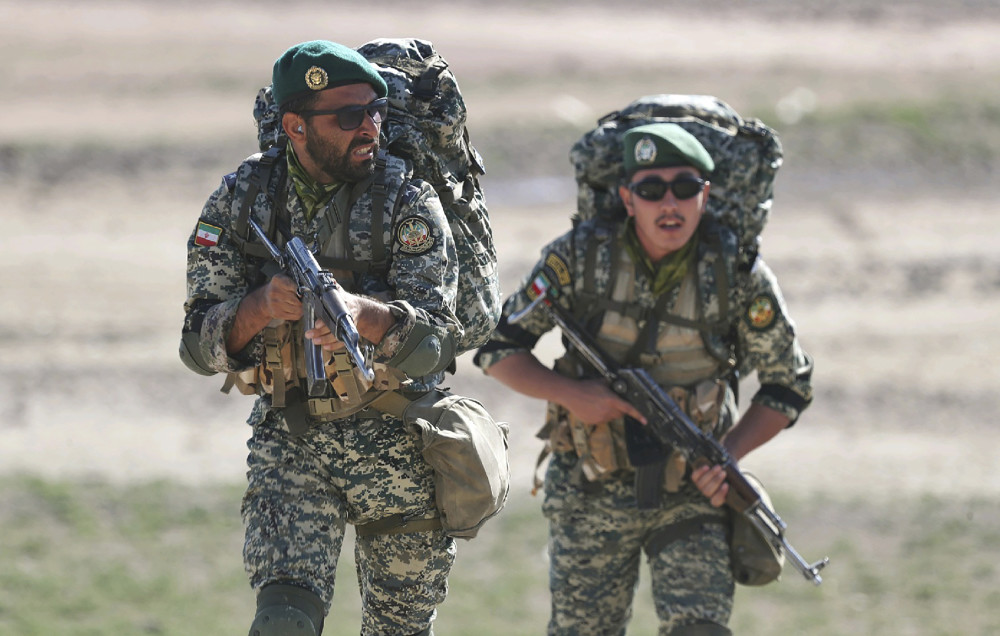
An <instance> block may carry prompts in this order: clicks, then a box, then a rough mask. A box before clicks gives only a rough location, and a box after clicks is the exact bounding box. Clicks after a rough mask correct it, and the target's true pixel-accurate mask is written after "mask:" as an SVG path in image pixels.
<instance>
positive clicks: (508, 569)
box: [0, 477, 1000, 636]
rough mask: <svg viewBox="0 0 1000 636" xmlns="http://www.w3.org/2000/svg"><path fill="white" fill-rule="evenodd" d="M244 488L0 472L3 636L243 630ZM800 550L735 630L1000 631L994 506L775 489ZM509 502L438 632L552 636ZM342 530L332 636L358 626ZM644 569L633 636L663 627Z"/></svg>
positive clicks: (460, 581)
mask: <svg viewBox="0 0 1000 636" xmlns="http://www.w3.org/2000/svg"><path fill="white" fill-rule="evenodd" d="M241 494H242V487H241V486H240V485H233V486H205V487H190V486H182V485H177V484H171V483H167V482H156V483H148V484H136V485H131V486H113V485H109V484H106V483H101V482H85V483H72V482H64V481H45V480H39V479H32V478H17V477H8V478H3V479H0V537H2V539H0V633H2V634H4V635H5V636H8V635H9V636H35V635H38V636H41V635H45V636H50V635H52V634H60V635H66V636H90V635H94V636H97V635H101V636H104V635H106V634H115V635H119V634H121V635H129V634H137V635H142V634H157V635H171V636H172V635H176V636H188V635H190V634H196V633H197V634H241V633H245V631H246V629H247V627H248V625H249V622H250V620H251V616H252V613H253V607H254V599H253V594H252V592H251V590H250V588H249V586H248V585H247V582H246V578H245V575H244V573H243V566H242V559H241V549H242V542H243V531H242V527H241V521H240V516H239V502H240V497H241ZM772 494H773V495H774V499H775V506H776V508H777V510H778V511H779V513H780V514H781V516H782V518H783V519H784V520H785V521H786V522H787V523H788V525H789V540H790V541H791V542H792V544H793V545H794V546H795V547H796V549H797V550H798V551H799V552H800V553H801V554H802V555H803V557H805V558H806V559H816V558H819V557H821V556H824V555H828V556H829V557H830V558H831V564H830V566H829V567H828V568H827V569H826V570H824V571H823V576H824V579H825V581H824V583H823V585H821V586H818V587H817V586H813V585H812V584H810V583H809V582H807V581H805V580H803V579H802V577H801V576H800V575H799V574H798V572H796V571H795V570H793V569H792V568H791V567H786V570H785V573H784V575H783V577H782V580H781V581H780V582H779V583H776V584H772V585H769V586H765V587H762V588H745V587H740V588H738V589H737V597H736V609H735V613H734V615H733V618H732V621H731V627H732V628H733V629H734V631H735V633H737V634H758V633H781V634H810V635H814V634H815V635H819V636H834V635H836V636H840V635H843V634H866V635H867V634H887V635H889V634H892V635H896V634H908V635H918V636H919V635H938V634H963V635H986V634H994V633H997V632H998V631H1000V566H998V565H997V563H998V562H1000V508H998V507H997V506H996V504H995V502H992V501H987V500H984V499H975V498H969V499H954V500H945V499H939V498H932V497H925V498H917V499H912V500H906V499H901V500H897V501H894V502H891V503H889V504H886V503H885V502H869V501H865V500H863V499H855V500H850V501H838V500H831V499H827V498H815V499H804V498H798V497H789V496H787V495H783V493H781V492H780V491H779V492H775V493H772ZM539 508H540V501H539V500H537V499H530V498H527V497H523V496H522V497H520V498H517V497H515V498H514V499H513V500H512V501H511V503H510V504H509V505H508V507H507V509H506V510H505V511H504V512H503V513H502V514H501V515H500V516H499V517H498V518H496V519H494V520H492V521H490V522H489V523H488V524H487V525H486V526H485V527H484V529H483V530H482V532H481V533H480V536H479V537H477V538H476V539H474V540H472V541H461V542H460V543H459V546H458V550H459V555H458V562H457V564H456V566H455V569H454V571H453V572H452V576H451V579H450V591H449V595H448V599H447V600H446V601H445V603H444V604H443V605H442V607H441V608H440V610H439V616H438V621H437V623H436V626H435V633H437V634H438V635H439V636H467V635H468V634H476V635H477V636H491V635H494V634H496V635H499V634H540V633H544V629H545V624H546V622H547V620H548V604H549V597H548V589H547V576H548V575H547V562H546V556H545V546H546V538H547V528H546V524H545V520H544V518H543V517H542V515H541V512H540V510H539ZM350 536H351V535H350V533H349V535H348V541H347V542H346V544H345V549H344V552H343V554H342V556H341V563H340V569H339V571H338V577H337V595H336V598H335V599H334V603H333V611H332V614H331V617H330V618H329V619H328V621H327V627H326V631H325V632H324V633H325V636H340V635H347V634H356V633H358V626H359V624H360V608H359V599H358V592H357V582H356V579H355V574H354V558H353V556H354V555H353V541H352V540H351V538H350ZM649 595H650V592H649V585H648V574H647V572H646V571H645V569H644V571H643V576H642V580H641V583H640V586H639V590H638V592H637V595H636V601H635V616H634V618H633V621H632V624H631V626H630V629H629V634H630V636H643V635H650V636H652V635H653V634H656V632H657V626H656V617H655V613H654V612H653V609H652V600H651V599H650V597H649Z"/></svg>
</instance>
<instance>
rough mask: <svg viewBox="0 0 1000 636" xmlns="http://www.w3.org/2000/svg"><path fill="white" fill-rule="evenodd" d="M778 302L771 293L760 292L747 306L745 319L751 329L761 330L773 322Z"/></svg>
mask: <svg viewBox="0 0 1000 636" xmlns="http://www.w3.org/2000/svg"><path fill="white" fill-rule="evenodd" d="M777 313H778V303H777V301H776V300H775V298H774V296H772V295H771V294H761V295H760V296H757V297H756V298H754V299H753V300H752V301H751V302H750V305H749V306H748V307H747V313H746V319H747V322H748V323H749V324H750V327H751V328H752V329H756V330H757V331H763V330H764V329H767V328H768V327H770V326H771V325H773V324H774V319H775V317H776V316H777Z"/></svg>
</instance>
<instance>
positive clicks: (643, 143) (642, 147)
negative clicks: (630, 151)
mask: <svg viewBox="0 0 1000 636" xmlns="http://www.w3.org/2000/svg"><path fill="white" fill-rule="evenodd" d="M654 161H656V142H654V141H653V140H652V139H650V138H649V137H643V138H642V139H640V140H639V141H638V142H636V144H635V162H636V163H639V164H642V163H653V162H654Z"/></svg>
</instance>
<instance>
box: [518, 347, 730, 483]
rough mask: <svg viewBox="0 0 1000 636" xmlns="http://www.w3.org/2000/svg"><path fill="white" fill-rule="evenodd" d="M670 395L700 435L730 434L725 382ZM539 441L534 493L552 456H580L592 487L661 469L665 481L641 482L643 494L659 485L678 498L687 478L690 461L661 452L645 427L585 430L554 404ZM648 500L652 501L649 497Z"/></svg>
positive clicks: (618, 424) (606, 425) (616, 423)
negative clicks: (621, 476) (614, 477)
mask: <svg viewBox="0 0 1000 636" xmlns="http://www.w3.org/2000/svg"><path fill="white" fill-rule="evenodd" d="M558 366H559V362H557V368H558ZM667 393H668V394H669V395H670V397H671V398H673V400H674V401H675V402H676V403H677V405H678V406H679V407H680V408H681V410H682V411H684V412H685V413H687V414H688V416H689V417H691V419H692V421H693V422H694V423H695V424H696V425H698V427H699V428H701V430H703V431H705V432H707V433H710V434H714V435H721V432H720V431H724V430H727V429H728V428H729V426H730V425H731V423H730V420H731V419H732V418H731V417H730V416H729V414H730V413H731V411H730V409H729V408H727V405H726V400H727V394H728V391H727V385H726V383H725V382H724V381H723V380H705V381H703V382H700V383H698V384H697V385H695V386H694V387H692V388H690V389H686V388H683V387H673V388H671V389H670V390H669V391H667ZM733 409H735V405H734V406H733ZM538 437H540V438H541V439H543V440H545V448H544V449H543V450H542V453H541V455H540V456H539V458H538V462H537V464H536V470H535V484H534V491H535V492H537V490H538V489H539V488H540V487H541V482H542V480H541V477H540V475H539V474H538V473H539V468H540V467H541V465H542V463H543V462H544V460H545V458H546V457H547V456H548V454H549V453H552V452H563V453H565V452H575V453H576V455H577V457H578V462H579V463H578V470H579V473H578V474H579V475H580V477H581V478H582V479H584V480H586V481H588V482H595V481H601V480H603V479H607V478H609V477H611V476H612V475H615V474H616V473H618V471H622V470H628V471H634V470H636V469H641V470H643V472H644V473H648V471H647V470H645V469H642V468H641V467H646V466H650V467H655V466H656V465H657V464H662V481H656V480H659V472H660V471H659V469H656V470H657V472H658V475H657V476H656V477H655V479H656V480H653V479H654V478H653V476H651V475H649V474H644V475H643V476H642V481H643V484H645V485H644V488H643V490H644V491H645V492H647V493H648V492H649V491H650V490H651V489H652V490H656V491H659V490H660V488H659V487H658V486H657V483H659V484H662V487H664V488H665V489H666V490H667V491H668V492H677V491H679V490H680V488H681V484H682V483H683V481H684V479H685V477H686V475H687V470H688V466H687V461H686V460H685V459H684V455H683V454H682V453H680V452H679V451H677V450H676V449H673V448H669V447H667V448H662V447H660V446H659V442H658V441H657V440H655V439H653V438H651V437H650V433H649V432H648V431H647V430H646V427H644V426H642V425H641V424H639V423H638V422H633V423H631V424H630V423H627V422H626V420H625V419H624V418H622V419H617V420H612V421H611V422H603V423H600V424H585V423H583V422H582V421H580V420H579V419H578V418H576V417H574V416H573V414H572V413H570V412H569V411H567V410H566V409H564V408H563V407H561V406H559V405H558V404H555V403H553V402H550V403H549V404H548V408H547V410H546V419H545V425H544V426H543V427H542V429H541V430H540V431H539V432H538ZM653 443H655V444H656V445H657V447H656V448H654V447H653ZM644 499H645V500H647V501H648V500H649V499H648V496H647V497H644Z"/></svg>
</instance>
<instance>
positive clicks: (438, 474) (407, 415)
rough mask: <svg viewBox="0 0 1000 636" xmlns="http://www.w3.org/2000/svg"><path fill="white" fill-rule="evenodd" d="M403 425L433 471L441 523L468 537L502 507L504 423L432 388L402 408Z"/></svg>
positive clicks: (506, 480)
mask: <svg viewBox="0 0 1000 636" xmlns="http://www.w3.org/2000/svg"><path fill="white" fill-rule="evenodd" d="M403 420H404V422H405V423H406V427H407V429H408V430H409V431H410V432H412V433H413V434H414V435H416V436H417V437H418V438H419V439H420V442H421V446H422V452H423V456H424V459H425V460H426V461H427V463H428V464H429V465H430V466H431V468H433V469H434V488H435V491H436V494H435V498H436V503H437V508H438V512H439V513H440V515H441V526H442V528H443V529H444V531H445V533H447V534H448V535H450V536H452V537H458V538H462V539H471V538H473V537H475V536H476V534H477V533H478V532H479V529H480V527H482V525H483V524H484V523H485V522H486V520H487V519H489V518H490V517H493V516H494V515H496V514H497V513H499V512H500V510H502V509H503V506H504V504H505V503H506V502H507V494H508V492H509V490H510V466H509V464H508V461H507V434H508V431H509V427H508V426H507V424H506V423H505V422H499V423H498V422H495V421H494V420H493V418H492V417H491V416H490V414H489V413H488V412H487V411H486V408H485V407H484V406H483V405H482V404H481V403H480V402H479V401H477V400H474V399H472V398H468V397H463V396H461V395H454V394H452V393H449V392H447V391H441V390H438V389H435V390H432V391H430V392H429V393H426V394H425V395H423V396H421V397H419V398H417V399H416V400H414V401H413V402H411V403H410V404H409V405H408V406H407V407H406V408H405V409H404V411H403Z"/></svg>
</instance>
